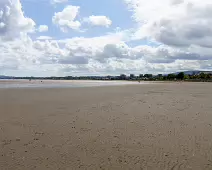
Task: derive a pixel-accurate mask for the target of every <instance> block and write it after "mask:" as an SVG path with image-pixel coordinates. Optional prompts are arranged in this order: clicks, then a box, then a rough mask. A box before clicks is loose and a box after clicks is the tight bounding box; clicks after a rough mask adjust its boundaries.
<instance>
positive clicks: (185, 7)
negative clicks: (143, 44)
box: [125, 0, 212, 48]
mask: <svg viewBox="0 0 212 170" xmlns="http://www.w3.org/2000/svg"><path fill="white" fill-rule="evenodd" d="M125 2H126V3H127V5H128V7H129V8H130V9H131V10H132V12H133V18H134V20H135V21H136V22H137V23H138V26H139V29H138V31H137V32H136V34H135V38H138V39H139V38H144V37H148V38H152V39H154V40H156V41H158V42H161V43H163V44H167V45H170V46H176V47H189V46H190V45H198V46H202V47H210V48H211V47H212V46H211V45H210V44H211V43H212V42H211V39H212V28H211V24H212V18H211V17H210V16H211V15H212V1H210V0H201V1H199V0H163V1H157V0H148V1H146V0H125Z"/></svg>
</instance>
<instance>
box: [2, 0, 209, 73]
mask: <svg viewBox="0 0 212 170" xmlns="http://www.w3.org/2000/svg"><path fill="white" fill-rule="evenodd" d="M123 1H124V2H125V3H126V4H127V6H128V8H129V9H130V10H131V12H132V13H133V19H134V21H135V22H136V23H137V25H136V28H135V32H132V30H124V31H120V30H116V32H113V33H107V34H104V35H102V36H98V37H87V38H86V37H82V36H79V37H72V38H67V39H57V37H54V38H52V37H49V36H46V35H43V36H40V37H36V35H35V34H36V32H35V34H34V35H33V36H31V34H29V33H30V32H33V31H40V32H45V31H47V30H48V27H47V26H45V25H41V26H39V27H36V29H35V22H34V21H33V20H32V19H31V18H27V17H26V16H25V15H24V12H23V10H22V7H21V3H20V1H19V0H1V1H0V51H1V53H0V71H2V70H3V71H7V70H22V72H26V73H28V71H29V70H30V71H31V72H33V73H37V72H40V74H41V75H43V74H44V72H46V74H47V75H48V74H51V75H55V74H57V73H58V74H59V75H70V74H73V75H75V74H79V75H80V74H81V75H83V74H111V75H114V74H121V73H127V74H128V73H135V74H136V73H148V72H149V73H158V72H160V73H167V72H173V71H180V70H197V69H212V56H211V54H212V45H211V44H212V43H211V41H212V37H211V36H212V29H211V27H210V24H211V21H212V19H211V11H212V2H211V0H202V1H201V2H200V1H199V0H189V1H188V0H163V1H162V2H161V1H160V2H159V1H158V0H148V1H146V0H123ZM57 3H59V1H58V0H57ZM79 9H80V7H78V6H66V7H65V8H64V9H63V10H62V11H60V12H56V13H55V14H54V16H53V18H52V22H53V23H54V24H55V25H57V26H58V27H59V28H60V29H61V30H62V31H64V32H66V31H68V30H69V29H74V30H78V29H79V28H80V27H81V23H80V22H79V21H78V20H79V19H78V15H79ZM84 21H85V20H84ZM86 22H89V23H90V24H92V25H96V26H106V27H109V26H110V25H111V24H112V21H111V20H110V19H109V18H107V17H106V16H90V17H89V18H87V21H86ZM144 39H145V40H146V41H147V42H152V43H153V45H149V44H148V43H146V45H144V44H143V40H144ZM9 40H12V41H9ZM131 40H137V41H136V43H135V44H136V45H129V44H133V43H134V42H130V41H131ZM5 41H6V43H5ZM140 42H142V44H143V45H142V44H141V43H140ZM139 43H140V44H139Z"/></svg>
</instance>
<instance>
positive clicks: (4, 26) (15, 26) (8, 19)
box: [0, 0, 35, 39]
mask: <svg viewBox="0 0 212 170" xmlns="http://www.w3.org/2000/svg"><path fill="white" fill-rule="evenodd" d="M0 23H1V27H0V37H2V38H6V39H8V38H9V39H13V38H15V37H18V36H20V34H22V33H27V32H32V31H33V30H34V26H35V22H34V21H33V20H32V19H31V18H27V17H25V16H24V13H23V11H22V6H21V3H20V1H19V0H12V1H11V0H1V1H0Z"/></svg>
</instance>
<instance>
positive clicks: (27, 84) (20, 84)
mask: <svg viewBox="0 0 212 170" xmlns="http://www.w3.org/2000/svg"><path fill="white" fill-rule="evenodd" d="M146 83H147V82H145V84H146ZM129 84H139V83H138V82H128V81H60V80H59V81H48V80H47V81H45V80H44V81H42V82H41V81H27V80H20V81H17V80H0V88H77V87H96V86H116V85H129ZM140 84H144V82H142V83H140Z"/></svg>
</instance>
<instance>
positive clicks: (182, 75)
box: [177, 72, 185, 80]
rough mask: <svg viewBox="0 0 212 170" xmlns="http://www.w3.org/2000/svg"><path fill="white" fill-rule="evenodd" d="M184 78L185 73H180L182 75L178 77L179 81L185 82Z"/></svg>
mask: <svg viewBox="0 0 212 170" xmlns="http://www.w3.org/2000/svg"><path fill="white" fill-rule="evenodd" d="M184 78H185V74H184V72H180V73H179V74H178V75H177V79H180V80H183V79H184Z"/></svg>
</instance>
